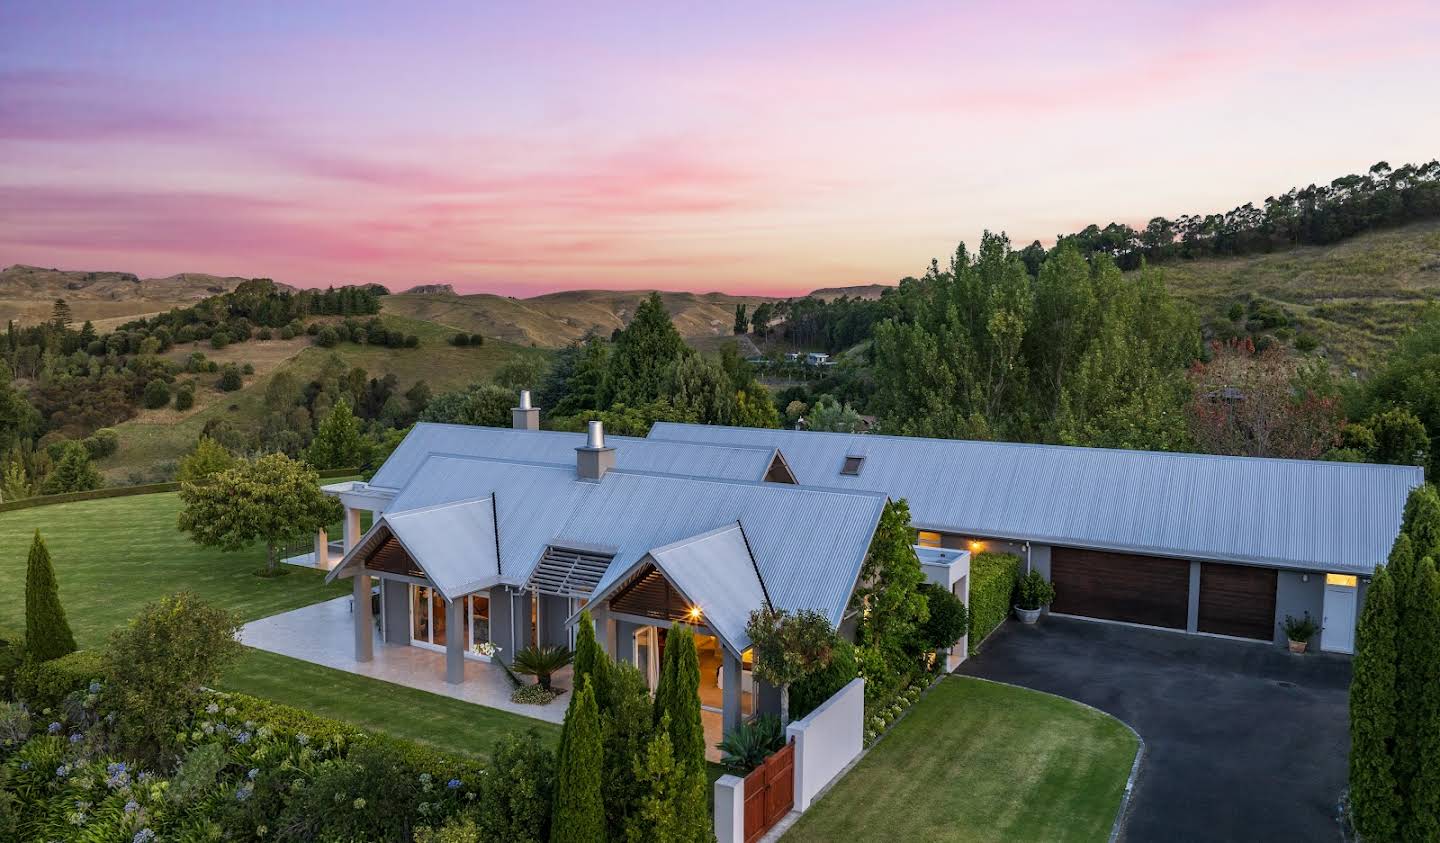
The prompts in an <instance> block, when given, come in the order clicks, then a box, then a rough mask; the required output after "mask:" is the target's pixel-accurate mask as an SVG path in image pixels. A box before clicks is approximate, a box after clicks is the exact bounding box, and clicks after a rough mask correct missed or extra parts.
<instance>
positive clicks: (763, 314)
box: [750, 301, 775, 339]
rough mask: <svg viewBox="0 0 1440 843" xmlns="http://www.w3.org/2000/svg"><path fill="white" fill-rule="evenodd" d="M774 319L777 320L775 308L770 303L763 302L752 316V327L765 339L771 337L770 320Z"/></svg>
mask: <svg viewBox="0 0 1440 843" xmlns="http://www.w3.org/2000/svg"><path fill="white" fill-rule="evenodd" d="M773 318H775V306H774V305H772V304H771V303H770V302H768V301H766V302H761V303H760V304H758V305H756V306H755V310H754V312H752V313H751V314H750V326H751V327H752V328H754V330H755V333H757V334H759V335H760V337H761V338H762V339H763V338H765V337H768V336H769V335H770V320H771V319H773Z"/></svg>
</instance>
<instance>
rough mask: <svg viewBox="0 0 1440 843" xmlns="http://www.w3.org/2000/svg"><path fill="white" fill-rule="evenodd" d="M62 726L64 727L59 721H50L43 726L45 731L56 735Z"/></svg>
mask: <svg viewBox="0 0 1440 843" xmlns="http://www.w3.org/2000/svg"><path fill="white" fill-rule="evenodd" d="M63 728H65V727H64V726H61V725H60V724H59V723H51V724H50V725H49V726H46V727H45V731H47V732H49V733H50V734H52V735H58V734H60V730H61V729H63Z"/></svg>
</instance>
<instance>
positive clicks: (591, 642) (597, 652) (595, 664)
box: [575, 609, 614, 713]
mask: <svg viewBox="0 0 1440 843" xmlns="http://www.w3.org/2000/svg"><path fill="white" fill-rule="evenodd" d="M612 670H613V665H611V663H610V657H609V656H608V655H606V654H605V650H604V649H603V648H602V647H601V646H600V642H599V641H597V640H596V639H595V621H594V620H593V619H592V618H591V617H590V610H588V609H586V610H584V611H582V612H580V626H579V628H578V629H577V630H576V633H575V687H577V688H578V687H580V682H581V678H582V677H585V676H588V677H590V681H591V682H593V683H594V686H595V705H596V706H597V707H598V708H599V709H600V711H601V712H602V713H603V712H606V711H609V710H610V708H611V706H612V705H613V700H612V693H611V686H612V685H613V684H614V683H613V679H612V677H611V672H612Z"/></svg>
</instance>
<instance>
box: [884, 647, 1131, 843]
mask: <svg viewBox="0 0 1440 843" xmlns="http://www.w3.org/2000/svg"><path fill="white" fill-rule="evenodd" d="M949 675H951V676H963V678H965V679H975V680H978V681H980V682H989V683H990V684H992V685H1004V686H1006V687H1007V688H1019V689H1021V690H1023V691H1033V692H1034V693H1037V694H1044V695H1045V696H1047V697H1054V698H1055V699H1057V700H1065V701H1066V702H1070V703H1074V704H1075V705H1078V706H1080V707H1081V708H1088V709H1090V710H1091V711H1093V712H1095V713H1097V714H1101V715H1104V716H1105V717H1108V718H1110V719H1111V720H1114V721H1115V722H1116V723H1119V724H1120V725H1121V726H1124V727H1125V728H1126V729H1129V730H1130V734H1132V735H1134V736H1135V740H1136V746H1135V760H1134V761H1132V762H1130V776H1129V778H1127V779H1126V780H1125V789H1124V790H1123V791H1122V792H1121V793H1120V806H1119V807H1118V808H1116V809H1115V822H1114V823H1112V824H1111V826H1110V837H1109V840H1108V843H1115V841H1116V840H1118V839H1119V838H1120V832H1121V830H1122V829H1124V827H1125V818H1126V816H1127V814H1128V812H1129V809H1130V797H1131V796H1132V795H1133V794H1134V792H1135V782H1136V781H1137V780H1138V779H1139V778H1140V760H1141V759H1142V758H1144V757H1145V738H1144V737H1142V736H1141V735H1140V733H1139V732H1138V731H1136V730H1135V727H1134V726H1131V725H1130V724H1129V723H1126V722H1125V721H1124V720H1121V719H1120V718H1119V717H1116V716H1115V715H1113V714H1111V713H1110V712H1108V711H1104V710H1103V709H1099V708H1096V707H1095V706H1093V705H1090V704H1089V703H1084V702H1081V701H1080V700H1076V699H1071V698H1070V697H1067V696H1064V695H1063V694H1052V693H1051V692H1049V691H1041V690H1039V689H1037V688H1031V687H1028V686H1026V685H1016V684H1014V683H1012V682H1001V681H999V680H998V679H986V678H985V677H983V676H971V675H968V674H953V673H952V674H949ZM877 743H878V741H877Z"/></svg>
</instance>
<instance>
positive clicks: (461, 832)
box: [415, 817, 480, 843]
mask: <svg viewBox="0 0 1440 843" xmlns="http://www.w3.org/2000/svg"><path fill="white" fill-rule="evenodd" d="M479 839H480V827H479V826H478V825H476V824H475V818H474V817H451V818H450V819H448V820H446V821H445V824H444V825H442V826H440V827H439V828H431V827H430V826H428V825H427V826H424V827H422V828H418V829H416V830H415V843H475V841H477V840H479Z"/></svg>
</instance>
